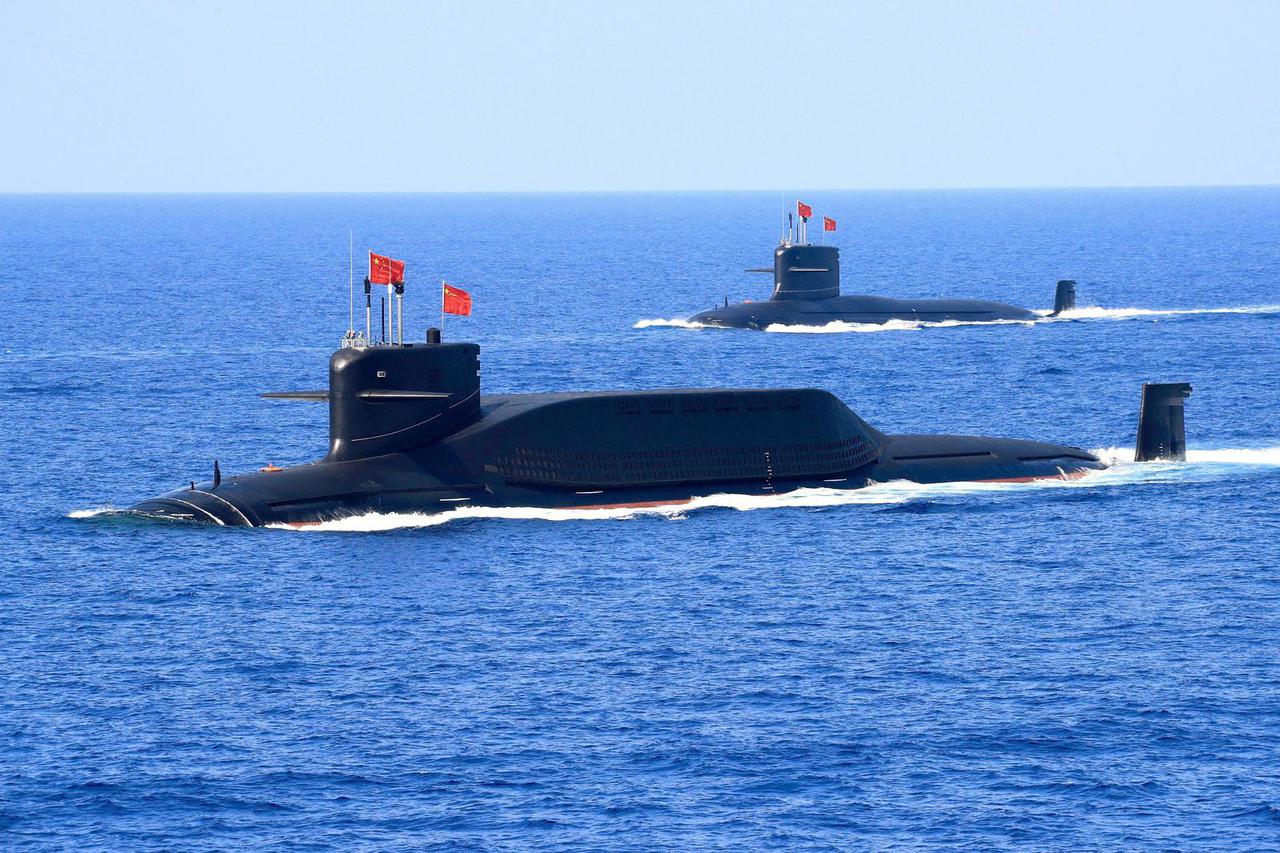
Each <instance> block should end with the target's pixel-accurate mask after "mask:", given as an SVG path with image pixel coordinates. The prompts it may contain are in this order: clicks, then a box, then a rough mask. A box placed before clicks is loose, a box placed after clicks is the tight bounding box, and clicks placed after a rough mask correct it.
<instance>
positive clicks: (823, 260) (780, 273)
mask: <svg viewBox="0 0 1280 853" xmlns="http://www.w3.org/2000/svg"><path fill="white" fill-rule="evenodd" d="M800 233H801V234H803V231H802V232H800ZM801 239H804V238H803V237H802V238H801ZM747 272H754V273H772V274H773V292H772V293H771V294H770V295H769V299H768V300H767V301H763V302H739V303H736V304H733V305H730V304H729V300H728V299H727V298H726V299H725V304H724V305H723V306H721V307H719V308H713V309H711V310H710V311H703V312H701V313H699V314H694V315H693V316H692V317H690V318H689V322H691V323H697V324H699V325H702V326H711V327H716V328H724V329H756V330H764V329H767V328H768V327H769V326H825V325H827V324H828V323H835V322H841V323H863V324H874V325H882V324H884V323H887V322H889V321H890V320H906V321H909V322H925V323H941V322H945V321H948V320H952V321H963V322H968V323H986V322H995V321H999V320H1039V319H1042V315H1040V314H1037V313H1036V312H1035V311H1030V310H1028V309H1026V308H1021V307H1019V306H1017V305H1009V304H1007V303H1004V302H991V301H986V300H981V299H892V298H889V297H886V296H866V295H849V296H841V295H840V250H839V249H838V248H836V247H835V246H828V245H821V244H814V243H804V242H801V243H795V242H792V241H791V238H790V236H789V235H784V236H783V238H782V241H781V242H780V243H779V244H778V247H777V248H776V249H775V250H774V252H773V268H772V269H768V268H764V269H751V270H747ZM1075 305H1076V283H1075V282H1074V281H1071V280H1063V281H1059V282H1058V287H1057V291H1056V293H1055V295H1054V304H1053V313H1052V314H1050V316H1057V315H1058V314H1061V313H1062V312H1063V311H1069V310H1071V309H1072V308H1074V307H1075Z"/></svg>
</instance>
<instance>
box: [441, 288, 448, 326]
mask: <svg viewBox="0 0 1280 853" xmlns="http://www.w3.org/2000/svg"><path fill="white" fill-rule="evenodd" d="M446 287H448V285H447V284H445V283H444V279H440V340H442V341H443V340H444V289H445V288H446Z"/></svg>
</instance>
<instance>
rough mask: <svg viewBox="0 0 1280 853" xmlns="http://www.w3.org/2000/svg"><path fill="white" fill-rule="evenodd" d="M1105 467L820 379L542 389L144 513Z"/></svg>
mask: <svg viewBox="0 0 1280 853" xmlns="http://www.w3.org/2000/svg"><path fill="white" fill-rule="evenodd" d="M1104 467H1105V465H1104V464H1103V463H1102V462H1101V461H1100V460H1098V459H1097V458H1096V457H1095V456H1093V455H1092V454H1089V453H1087V452H1085V451H1083V450H1080V449H1079V448H1074V447H1067V446H1064V445H1055V444H1045V443H1041V442H1030V441H1018V440H1012V439H999V438H983V437H976V436H945V435H942V436H910V435H886V434H883V433H880V432H878V431H877V430H875V429H874V428H873V427H871V426H870V425H868V424H867V423H866V422H864V421H863V420H862V419H861V418H859V417H858V416H857V415H856V414H854V413H853V412H852V411H851V410H850V409H849V408H848V407H847V406H845V405H844V404H843V403H842V402H841V401H840V400H839V399H837V398H836V397H834V396H833V395H831V394H830V393H828V392H825V391H821V390H817V389H764V390H755V389H713V390H697V391H681V390H675V391H652V392H621V393H600V394H529V395H510V396H493V397H485V398H483V399H482V401H481V405H480V407H479V412H478V416H477V417H476V418H475V420H473V421H472V422H471V423H469V424H468V425H466V426H465V427H462V428H460V429H456V430H455V431H453V432H451V433H450V434H448V435H447V436H443V437H440V438H438V439H436V440H432V441H430V442H428V443H426V444H423V445H421V446H418V447H413V448H410V449H407V450H404V451H402V452H395V453H386V454H379V455H376V456H372V457H367V458H358V459H332V458H327V459H325V460H323V461H320V462H316V463H312V464H307V465H298V466H293V467H289V468H284V469H281V470H273V471H263V472H254V473H249V474H243V475H239V476H233V477H229V478H226V479H225V480H222V481H221V482H220V483H218V484H217V485H216V486H215V485H214V484H213V483H201V484H196V485H195V486H193V487H191V488H187V489H180V490H177V491H174V492H170V493H168V494H165V495H161V496H159V497H157V498H153V499H150V500H146V501H143V502H141V503H139V504H137V505H136V506H135V507H133V509H134V510H135V511H137V512H140V513H145V514H148V515H152V516H157V517H163V518H168V519H174V520H181V521H194V522H206V523H210V524H219V525H225V526H270V525H282V526H306V525H312V524H317V523H322V522H325V521H332V520H336V519H341V518H345V517H350V516H356V515H363V514H367V513H440V512H446V511H449V510H452V509H456V508H458V507H463V506H477V507H538V508H552V509H608V508H618V507H643V506H655V505H679V504H681V503H685V502H688V501H690V500H692V499H694V498H697V497H701V496H706V495H714V494H726V493H727V494H740V495H769V494H781V493H785V492H788V491H793V490H795V489H800V488H832V489H857V488H863V487H865V486H867V485H870V484H872V483H877V482H888V481H892V480H911V481H915V482H920V483H938V482H948V481H1005V482H1007V481H1021V480H1033V479H1043V478H1063V477H1076V476H1080V475H1082V474H1085V473H1088V472H1089V471H1092V470H1098V469H1101V468H1104Z"/></svg>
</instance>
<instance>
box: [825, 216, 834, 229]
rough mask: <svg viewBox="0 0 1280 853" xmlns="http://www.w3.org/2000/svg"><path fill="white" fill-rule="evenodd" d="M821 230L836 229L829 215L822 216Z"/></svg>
mask: <svg viewBox="0 0 1280 853" xmlns="http://www.w3.org/2000/svg"><path fill="white" fill-rule="evenodd" d="M822 230H823V231H834V230H836V221H835V220H834V219H832V218H831V217H830V216H824V217H822Z"/></svg>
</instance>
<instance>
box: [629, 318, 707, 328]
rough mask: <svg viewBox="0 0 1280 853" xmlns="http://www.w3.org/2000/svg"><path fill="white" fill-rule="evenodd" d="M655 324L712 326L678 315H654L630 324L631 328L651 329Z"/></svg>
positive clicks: (677, 326) (683, 326) (669, 326)
mask: <svg viewBox="0 0 1280 853" xmlns="http://www.w3.org/2000/svg"><path fill="white" fill-rule="evenodd" d="M655 326H659V327H665V328H670V329H710V328H712V327H711V326H708V325H706V324H704V323H694V322H692V321H690V320H682V319H680V318H679V317H671V318H669V319H664V318H662V317H654V318H652V319H649V320H637V321H636V322H635V323H634V324H633V325H632V326H631V328H633V329H651V328H653V327H655Z"/></svg>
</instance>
